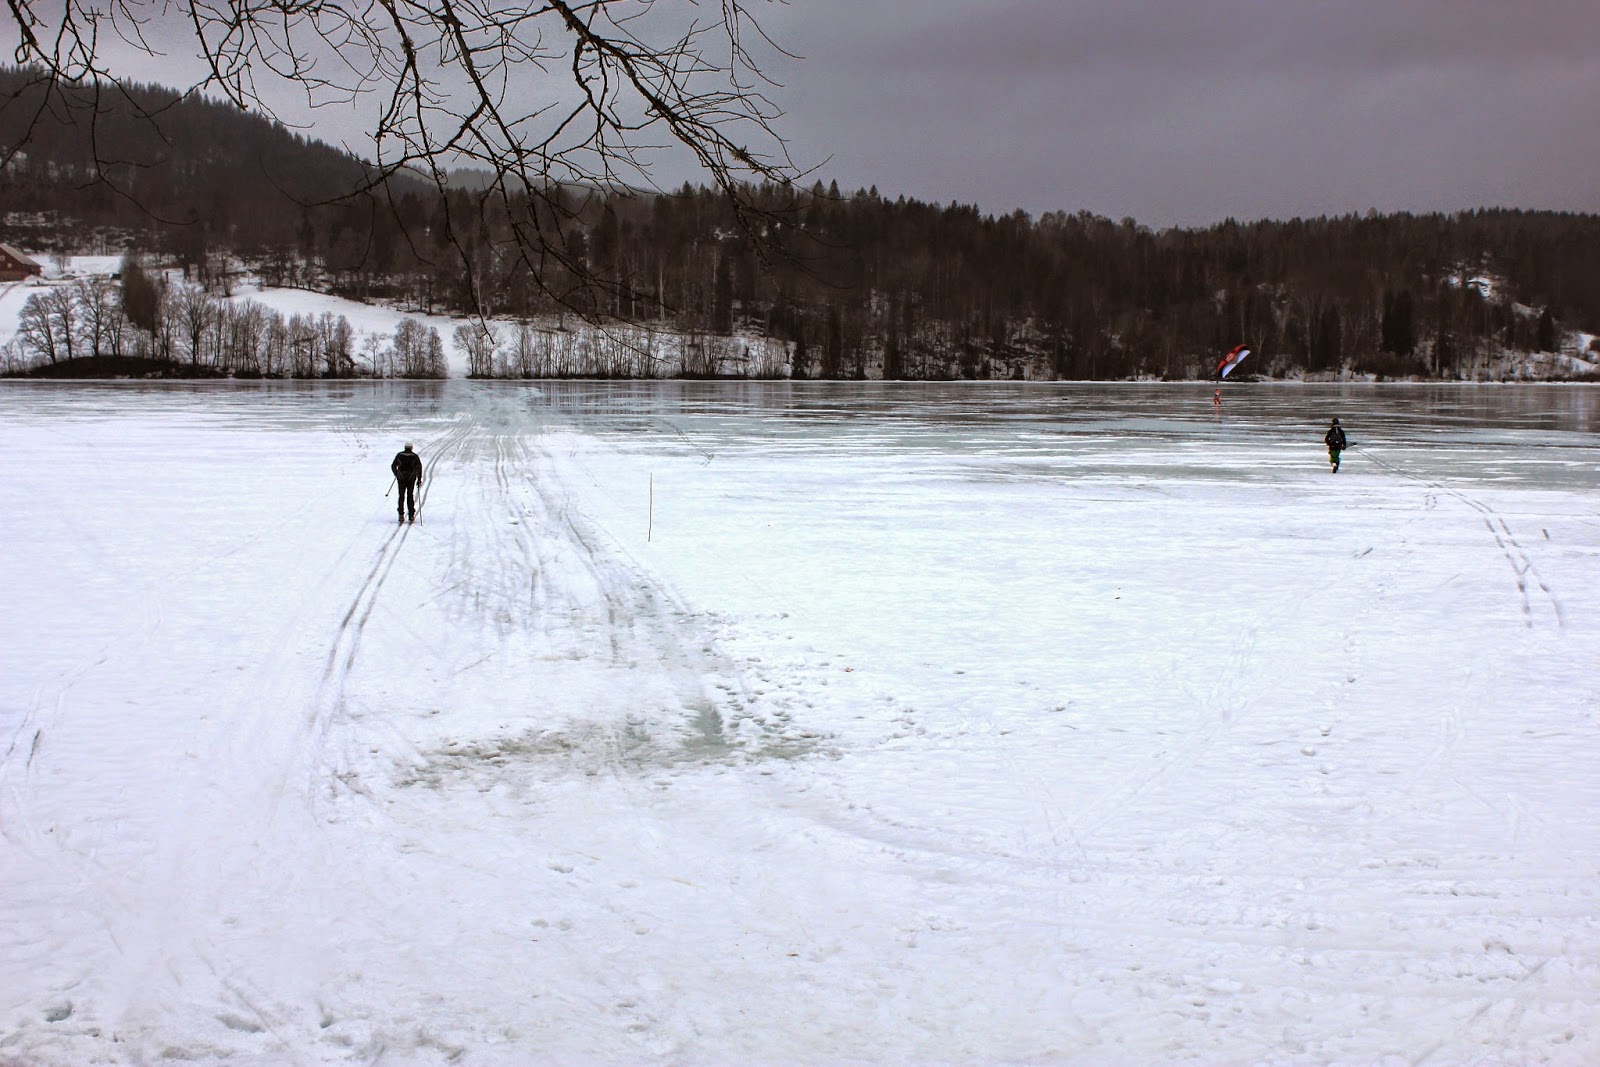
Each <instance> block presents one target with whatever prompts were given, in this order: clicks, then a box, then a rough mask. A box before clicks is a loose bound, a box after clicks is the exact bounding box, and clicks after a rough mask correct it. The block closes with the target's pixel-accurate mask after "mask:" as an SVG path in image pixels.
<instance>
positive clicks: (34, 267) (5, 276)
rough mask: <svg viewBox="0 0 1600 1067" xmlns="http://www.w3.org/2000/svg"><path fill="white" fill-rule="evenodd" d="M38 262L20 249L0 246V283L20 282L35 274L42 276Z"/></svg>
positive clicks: (42, 271)
mask: <svg viewBox="0 0 1600 1067" xmlns="http://www.w3.org/2000/svg"><path fill="white" fill-rule="evenodd" d="M43 273H44V268H43V267H41V266H40V265H39V261H38V260H36V259H34V258H33V257H32V256H30V255H28V254H27V253H26V252H23V251H21V250H20V249H16V248H12V247H11V246H10V245H0V282H20V281H21V280H22V279H24V278H29V277H32V276H33V275H35V274H43Z"/></svg>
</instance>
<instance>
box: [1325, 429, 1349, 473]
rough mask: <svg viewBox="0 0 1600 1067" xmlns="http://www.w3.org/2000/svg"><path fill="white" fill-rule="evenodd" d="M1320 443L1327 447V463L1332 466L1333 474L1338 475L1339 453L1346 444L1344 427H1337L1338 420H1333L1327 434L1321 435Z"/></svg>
mask: <svg viewBox="0 0 1600 1067" xmlns="http://www.w3.org/2000/svg"><path fill="white" fill-rule="evenodd" d="M1322 441H1323V443H1324V444H1326V445H1327V446H1328V462H1329V463H1331V464H1333V473H1334V474H1338V473H1339V453H1340V452H1343V451H1344V450H1345V448H1346V447H1348V444H1347V442H1346V440H1345V436H1344V427H1343V426H1340V425H1339V420H1338V419H1334V420H1333V424H1332V425H1331V426H1329V427H1328V432H1327V433H1325V434H1323V435H1322Z"/></svg>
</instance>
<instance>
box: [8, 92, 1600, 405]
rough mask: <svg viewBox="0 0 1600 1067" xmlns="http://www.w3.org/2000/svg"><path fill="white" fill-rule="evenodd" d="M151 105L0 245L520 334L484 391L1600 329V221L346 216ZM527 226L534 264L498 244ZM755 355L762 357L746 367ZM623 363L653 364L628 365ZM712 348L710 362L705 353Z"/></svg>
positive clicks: (782, 193)
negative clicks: (676, 376)
mask: <svg viewBox="0 0 1600 1067" xmlns="http://www.w3.org/2000/svg"><path fill="white" fill-rule="evenodd" d="M4 75H5V71H4V70H0V100H4V91H5V77H4ZM144 91H146V92H148V93H149V94H151V95H150V99H149V100H147V101H145V103H144V108H145V110H146V111H156V112H159V114H160V116H161V121H162V124H163V129H170V130H171V131H172V132H171V133H170V134H169V135H168V136H167V138H166V140H165V141H163V142H161V144H160V147H159V150H158V149H157V148H156V147H152V146H151V145H150V144H148V143H146V142H144V141H141V140H140V138H141V137H148V132H147V131H146V132H144V133H141V132H140V130H141V127H140V125H139V124H138V123H134V122H132V121H131V120H130V121H129V123H128V129H127V130H126V131H124V133H122V134H118V135H117V136H120V137H125V143H123V142H121V141H119V142H117V143H118V151H119V153H120V155H119V156H117V157H116V158H120V159H125V160H133V161H137V162H136V164H129V169H128V172H127V173H126V174H124V175H122V179H124V180H119V181H118V182H113V183H108V182H105V181H101V180H98V178H97V174H98V172H97V171H96V170H95V169H94V168H95V167H96V166H100V168H101V169H102V170H103V169H104V165H103V164H96V163H95V162H94V161H95V160H96V159H97V158H99V157H100V156H104V155H106V153H104V152H99V153H94V152H91V151H90V150H89V149H88V148H87V147H86V146H85V145H84V144H83V143H82V140H81V137H80V138H79V139H78V140H74V134H73V133H72V129H73V127H72V124H71V123H70V122H67V121H65V119H63V121H61V122H60V123H57V124H55V125H54V126H50V124H49V123H45V124H44V125H45V126H50V129H51V130H53V131H54V132H53V133H50V135H49V136H41V126H40V124H39V123H38V122H35V124H34V127H33V128H32V131H31V137H32V140H30V142H29V144H28V147H27V150H26V152H24V153H20V154H18V155H16V156H14V157H13V159H12V164H11V165H10V166H8V167H7V168H5V169H4V170H3V171H0V203H3V204H5V205H6V207H5V214H4V216H3V218H0V239H5V240H10V241H13V242H15V243H22V244H25V245H27V246H29V247H34V248H49V247H51V246H52V244H55V243H59V242H61V241H63V240H65V238H63V237H61V235H62V234H63V233H70V234H72V235H73V239H74V240H77V241H81V240H82V235H84V234H89V235H92V236H91V238H90V239H91V240H92V241H97V242H99V243H101V244H102V245H103V246H104V247H103V249H102V250H104V251H120V250H121V249H122V248H124V247H130V246H131V247H136V248H139V249H142V250H144V251H146V252H147V253H148V254H149V255H151V256H152V257H161V258H162V259H163V260H165V261H168V262H171V263H174V264H176V265H178V266H180V267H182V268H183V269H184V270H185V272H186V273H187V274H188V275H189V276H191V277H193V278H195V279H196V280H197V281H198V282H199V283H200V284H201V285H203V286H206V287H207V288H209V289H211V290H212V291H213V292H218V291H224V290H225V289H226V286H227V285H228V268H227V264H229V263H231V262H233V261H235V260H241V261H243V262H245V263H247V264H248V265H249V267H250V269H251V270H252V271H253V272H254V273H256V274H257V275H259V277H260V278H261V279H262V280H263V282H265V283H266V284H268V285H288V286H302V287H307V288H313V289H318V290H322V291H328V292H333V293H337V294H340V295H344V296H349V297H353V298H356V299H361V300H369V301H383V302H387V303H390V304H392V305H394V306H396V307H399V308H401V309H402V310H406V311H416V312H425V313H447V314H454V315H460V316H466V317H469V318H472V319H475V320H477V321H478V322H479V323H481V324H484V325H485V326H486V325H487V323H489V322H490V320H509V321H511V322H514V323H517V324H519V325H518V326H514V327H509V328H507V327H503V326H502V327H498V328H497V329H498V330H499V334H493V333H491V334H490V335H488V336H479V335H473V334H472V332H471V331H470V330H469V331H468V334H467V335H464V336H462V337H460V338H457V342H458V344H460V346H461V347H462V348H463V350H465V351H467V352H468V353H469V361H468V362H469V366H470V368H471V369H472V372H473V373H475V374H482V375H492V376H524V375H527V376H550V375H556V374H568V373H583V374H593V373H601V374H609V375H630V376H650V375H651V374H652V373H660V368H661V367H662V366H664V365H669V366H672V367H674V368H675V370H674V373H680V372H681V373H697V372H701V373H711V374H715V373H739V374H742V373H754V372H753V371H752V369H751V368H760V373H789V374H792V375H793V376H795V377H801V378H806V377H810V378H829V379H863V378H887V379H924V380H944V379H955V378H969V379H970V378H1000V379H1039V378H1044V379H1052V378H1054V379H1097V378H1098V379H1114V378H1128V377H1164V378H1188V377H1203V376H1205V375H1206V374H1207V373H1208V372H1209V371H1210V369H1211V367H1212V366H1213V365H1214V363H1215V360H1216V358H1217V357H1218V355H1220V353H1222V352H1224V351H1226V350H1227V349H1229V348H1231V347H1232V346H1233V345H1235V344H1239V343H1244V344H1248V345H1250V346H1251V347H1252V348H1253V349H1254V350H1255V351H1256V353H1257V354H1258V355H1257V357H1256V358H1255V359H1254V360H1253V361H1252V363H1253V366H1251V367H1250V368H1249V370H1250V371H1252V372H1256V373H1267V374H1273V375H1295V374H1325V373H1332V372H1345V373H1356V374H1376V375H1384V376H1405V375H1418V376H1430V377H1445V378H1458V377H1476V376H1481V375H1483V374H1486V373H1490V370H1491V368H1492V366H1493V364H1494V362H1495V360H1496V359H1497V358H1499V357H1501V356H1503V355H1504V354H1505V353H1506V352H1508V351H1509V352H1552V351H1555V350H1557V349H1559V348H1561V347H1562V346H1563V345H1568V346H1570V344H1571V339H1572V338H1573V337H1575V336H1576V331H1588V332H1590V333H1593V332H1597V327H1600V216H1594V215H1586V214H1571V213H1561V212H1543V211H1516V210H1498V209H1497V210H1479V211H1471V212H1462V213H1454V214H1442V213H1440V214H1408V213H1400V214H1376V213H1368V214H1366V215H1359V216H1358V215H1347V216H1339V217H1324V218H1315V219H1295V220H1290V221H1258V222H1247V223H1246V222H1238V221H1234V220H1227V221H1225V222H1222V223H1219V224H1217V225H1214V226H1210V227H1204V228H1192V229H1164V230H1152V229H1150V228H1148V227H1144V226H1140V225H1138V224H1137V223H1136V222H1135V221H1134V220H1132V219H1123V220H1121V221H1113V220H1111V219H1107V218H1104V217H1101V216H1097V215H1093V214H1090V213H1088V212H1078V213H1075V214H1068V213H1065V212H1050V213H1046V214H1045V215H1043V216H1041V217H1038V218H1033V217H1031V216H1029V215H1027V214H1025V213H1023V212H1020V211H1019V212H1012V213H1010V214H1000V215H996V214H990V213H985V212H983V211H981V210H980V209H979V208H978V207H976V206H974V205H966V204H959V203H950V204H944V205H940V204H931V203H925V202H922V201H918V200H915V199H908V198H906V197H903V196H901V197H892V198H891V197H889V196H884V195H881V194H880V193H879V192H878V191H877V190H876V189H866V190H856V191H854V192H843V191H841V190H840V189H839V188H838V187H837V186H835V185H828V186H824V185H823V184H821V183H815V184H813V185H811V186H810V187H801V186H799V185H795V184H792V183H791V184H783V183H776V182H769V183H766V184H763V185H760V186H758V187H753V188H751V189H749V190H747V195H745V196H743V197H741V198H740V199H739V200H738V201H737V202H735V201H732V200H730V199H729V198H728V197H726V196H724V195H723V194H722V193H721V192H719V191H716V190H712V189H706V188H700V187H695V186H691V185H685V186H683V187H681V188H679V189H677V190H676V191H674V192H672V193H670V194H665V193H637V194H631V195H624V194H617V193H609V194H607V193H601V192H599V191H597V190H593V189H584V188H577V187H572V188H566V187H560V188H550V189H543V190H540V191H539V195H538V196H537V197H532V198H529V202H527V203H518V202H517V194H516V193H515V192H514V191H513V192H512V194H511V196H510V198H509V201H510V203H509V205H508V202H507V198H505V197H498V198H497V197H489V196H485V195H484V192H483V190H482V189H481V188H474V187H473V185H472V183H471V182H470V180H462V181H459V182H456V183H455V184H453V185H452V186H450V187H448V188H444V189H439V188H435V187H433V186H429V185H426V184H423V183H420V182H412V183H407V182H397V183H391V184H390V185H388V186H386V187H384V188H382V189H380V190H378V191H376V192H374V193H370V194H368V195H361V196H353V197H352V196H349V195H347V194H348V193H349V191H350V190H351V189H352V188H354V187H357V186H359V185H360V184H361V183H362V181H363V179H364V175H365V173H366V172H365V171H364V170H363V167H362V164H361V163H360V162H359V161H357V160H354V159H351V158H350V157H348V156H346V155H344V154H342V153H339V152H336V151H334V150H332V149H329V148H327V147H326V146H323V145H319V144H317V143H316V142H313V141H309V140H306V139H305V138H302V137H300V136H299V135H297V134H293V133H291V132H290V131H287V130H284V129H283V128H281V127H278V126H275V125H274V124H272V123H270V122H267V121H265V120H261V119H257V118H255V117H253V116H249V115H241V114H239V113H238V112H237V111H235V110H232V109H229V108H226V107H222V106H220V105H217V104H214V103H209V102H207V101H204V100H200V99H192V98H184V99H172V98H170V96H171V94H168V96H165V97H164V96H162V95H161V94H162V92H163V91H162V90H160V89H158V88H156V87H147V88H146V89H145V90H144ZM20 113H23V112H18V111H17V110H16V109H15V108H13V107H11V106H8V105H3V104H0V138H3V137H5V136H18V134H17V133H16V131H15V130H14V129H10V128H9V127H7V125H6V123H7V121H8V116H9V117H10V120H11V121H12V124H13V126H14V125H15V116H16V115H18V114H20ZM30 114H32V113H30ZM115 120H116V110H115V108H113V109H112V110H111V113H110V114H109V115H106V116H102V119H101V121H100V123H99V125H98V127H97V136H100V137H102V138H105V137H111V136H112V134H110V133H108V132H107V131H108V130H109V129H112V128H116V121H115ZM3 143H4V142H3V141H0V144H3ZM141 153H142V154H141ZM467 177H470V176H467ZM530 217H531V218H533V219H535V220H536V221H537V225H538V228H539V230H540V233H541V235H542V236H541V241H542V245H541V247H542V248H543V249H544V253H543V254H540V255H533V256H530V254H529V245H528V242H527V241H526V240H525V239H523V238H519V237H518V235H517V233H516V232H515V231H516V228H517V227H518V226H520V225H524V224H525V221H526V219H527V218H530ZM78 250H80V251H92V250H94V249H82V248H81V247H80V248H79V249H78ZM574 318H581V319H589V320H597V321H603V322H609V323H612V324H620V325H617V326H616V328H617V329H619V330H620V329H638V330H648V331H651V333H649V334H648V335H646V336H654V335H655V333H656V332H665V333H669V334H672V335H681V336H684V337H688V338H695V339H699V340H697V341H696V342H694V343H693V344H688V345H686V346H685V348H684V352H686V353H690V354H692V355H694V359H685V360H683V362H682V363H681V364H678V363H670V362H669V363H666V364H664V363H663V361H662V359H660V358H659V353H657V352H654V351H651V350H649V349H648V346H646V345H643V344H631V345H623V346H621V347H620V348H617V349H616V350H614V351H609V352H604V353H598V352H594V351H589V352H580V351H578V349H576V348H574V347H573V346H575V345H579V341H578V340H577V339H574V338H565V339H564V338H563V336H562V334H563V331H562V329H561V328H562V327H563V326H565V325H566V323H567V322H568V321H570V320H571V319H574ZM480 334H481V331H480ZM490 337H493V339H494V344H492V345H489V346H488V347H485V345H486V343H487V341H488V340H489V339H490ZM541 338H542V340H541ZM715 338H720V339H723V340H722V341H720V342H715V343H714V342H712V341H711V340H710V339H715ZM729 339H733V340H732V341H731V342H730V341H729ZM752 339H754V340H759V341H760V342H761V343H762V346H765V345H769V344H770V345H773V346H777V347H776V348H768V347H761V346H758V347H759V351H756V352H755V356H754V358H752V359H749V360H744V361H741V359H740V358H739V353H740V352H741V350H742V349H744V348H747V347H749V344H750V342H751V340H752ZM536 341H538V342H539V344H535V342H536ZM540 345H542V347H540ZM472 346H476V347H472ZM563 346H565V347H564V348H563ZM640 348H644V349H646V351H647V355H646V356H644V357H641V358H634V356H635V355H636V354H637V353H636V352H634V350H637V349H640ZM710 350H716V351H717V353H718V354H717V355H716V356H715V358H712V357H704V356H702V355H699V354H698V353H704V352H706V351H710ZM752 351H754V350H752ZM774 351H781V356H778V357H774V356H773V355H772V353H773V352H774ZM630 352H633V354H630ZM536 353H539V354H540V355H538V357H537V358H535V355H534V354H536ZM729 353H732V354H733V355H732V358H728V357H729ZM774 358H776V359H777V361H778V362H779V363H780V364H782V366H781V368H779V369H778V370H777V371H775V372H774V370H773V368H772V366H771V364H772V362H773V359H774ZM1590 358H1593V357H1592V356H1591V357H1590ZM680 367H681V370H680V369H676V368H680Z"/></svg>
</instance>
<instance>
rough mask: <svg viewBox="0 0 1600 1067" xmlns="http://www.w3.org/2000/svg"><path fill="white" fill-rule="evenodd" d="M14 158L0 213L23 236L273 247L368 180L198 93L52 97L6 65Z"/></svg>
mask: <svg viewBox="0 0 1600 1067" xmlns="http://www.w3.org/2000/svg"><path fill="white" fill-rule="evenodd" d="M13 153H14V154H13ZM7 157H9V161H8V162H7V163H6V165H5V167H4V168H3V169H0V205H3V207H4V211H5V213H6V215H7V217H8V219H9V220H10V226H11V227H12V228H13V229H14V228H16V227H17V226H18V225H19V222H18V217H19V216H26V215H28V214H31V213H45V214H48V215H50V216H52V217H54V218H71V219H73V220H75V221H77V222H79V223H80V224H84V223H86V224H88V225H89V226H91V227H102V228H105V229H108V230H116V231H122V232H123V233H126V234H129V235H131V234H139V235H140V236H141V238H145V237H146V236H147V235H151V234H159V235H160V237H161V239H162V240H163V241H164V242H167V243H169V244H170V243H181V242H186V243H188V244H196V243H204V242H208V241H209V242H213V243H220V242H225V241H226V242H234V243H238V244H240V245H242V246H244V247H250V246H253V245H256V244H260V243H266V242H271V241H274V240H276V239H277V237H278V236H279V234H280V233H281V229H280V228H281V226H282V224H283V220H284V219H286V218H288V219H291V220H292V219H294V218H296V217H297V216H298V214H299V204H300V203H302V202H321V201H326V200H330V199H334V198H337V197H339V196H340V195H342V194H345V193H348V192H350V191H351V190H353V189H356V188H358V187H360V186H361V185H362V184H363V183H364V182H365V181H366V179H367V177H368V174H369V168H368V167H367V166H366V164H364V163H363V162H361V161H360V160H357V159H354V158H352V157H351V156H350V155H348V154H347V153H345V152H343V151H341V150H339V149H335V148H332V147H330V146H328V145H326V144H323V143H321V142H319V141H315V140H312V139H310V138H308V137H306V136H303V135H301V134H299V133H297V132H295V131H293V130H290V129H288V128H287V127H285V126H283V125H281V124H279V123H276V122H272V121H269V120H268V119H266V118H263V117H261V116H259V115H253V114H250V113H248V112H244V111H241V110H239V109H238V108H236V107H234V106H233V105H231V104H227V103H221V102H218V101H216V100H212V99H209V98H206V97H204V96H201V95H199V94H196V93H190V94H187V95H179V94H178V93H176V92H174V91H172V90H171V89H167V88H164V87H161V86H157V85H133V86H129V87H127V88H126V90H121V89H114V88H111V87H109V86H107V87H105V88H103V89H101V90H100V91H98V92H96V91H93V90H90V89H86V88H59V87H50V86H48V85H47V84H46V83H45V82H43V81H41V80H40V79H39V77H38V76H37V75H36V74H34V73H33V72H31V71H29V70H25V69H19V68H16V67H0V159H6V158H7ZM79 236H80V237H81V231H80V234H79ZM83 251H88V249H83Z"/></svg>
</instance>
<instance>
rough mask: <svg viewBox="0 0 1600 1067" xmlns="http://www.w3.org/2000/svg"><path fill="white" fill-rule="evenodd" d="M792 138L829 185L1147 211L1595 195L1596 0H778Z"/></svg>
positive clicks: (1207, 213) (1599, 61) (1520, 203)
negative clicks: (817, 163)
mask: <svg viewBox="0 0 1600 1067" xmlns="http://www.w3.org/2000/svg"><path fill="white" fill-rule="evenodd" d="M769 22H770V24H771V26H772V28H773V29H774V31H775V33H776V34H777V35H778V36H779V37H780V39H781V40H782V41H783V42H784V43H785V44H788V45H790V46H792V47H793V48H795V49H796V50H798V51H800V52H801V53H803V54H804V55H805V56H806V58H805V60H804V62H802V63H787V62H784V63H780V64H779V66H781V68H782V70H781V72H780V74H781V77H782V80H784V81H785V82H786V83H787V85H786V88H785V90H784V91H783V92H782V93H781V94H780V98H781V99H782V101H783V102H784V103H785V104H786V106H787V107H788V110H789V112H790V116H789V122H788V125H787V127H786V128H787V129H788V130H789V132H790V133H791V135H792V137H793V139H794V141H795V148H796V151H797V154H798V155H799V156H800V157H801V158H802V159H806V158H810V159H813V160H815V159H820V158H823V157H826V156H831V160H830V162H829V163H828V164H827V165H826V166H825V168H824V170H823V173H824V174H825V175H828V176H833V177H837V178H838V179H839V181H840V183H841V184H842V185H848V186H852V187H853V186H856V185H867V184H877V185H878V186H879V187H880V189H881V190H882V191H885V192H890V193H893V192H905V193H907V194H909V195H916V196H919V197H923V198H925V199H931V200H937V201H945V200H951V199H955V200H962V201H967V202H977V203H980V204H981V205H982V206H983V207H984V208H986V209H988V210H995V211H1004V210H1009V209H1011V208H1013V207H1021V208H1024V209H1027V210H1030V211H1034V212H1039V211H1044V210H1051V209H1061V210H1068V211H1074V210H1079V209H1087V210H1091V211H1096V212H1100V213H1103V214H1108V215H1112V216H1114V217H1120V216H1122V215H1132V216H1133V217H1135V218H1137V219H1139V220H1140V221H1141V222H1146V223H1149V224H1152V225H1168V224H1175V223H1176V224H1198V223H1205V222H1209V221H1214V220H1216V219H1219V218H1221V217H1223V216H1226V215H1233V216H1236V217H1245V218H1253V217H1260V216H1285V215H1291V214H1294V215H1305V214H1322V213H1340V212H1346V211H1361V210H1364V209H1366V208H1368V207H1376V208H1378V209H1380V210H1435V209H1438V210H1455V209H1459V208H1470V207H1477V206H1481V205H1497V204H1498V205H1507V206H1517V207H1549V208H1563V209H1574V210H1600V162H1597V161H1600V122H1596V121H1595V119H1594V115H1595V112H1596V110H1597V105H1600V5H1594V4H1592V3H1576V2H1574V3H1529V4H1490V3H1479V2H1446V0H1411V2H1407V3H1394V2H1387V3H1379V2H1369V0H1348V2H1337V3H1310V2H1290V0H1279V2H1268V0H1209V2H1204V3H1201V2H1195V0H1181V2H1180V0H1165V2H1163V0H1132V2H1129V0H1093V2H1059V0H966V2H956V0H907V2H903V3H891V2H887V0H880V2H876V3H861V2H859V0H857V2H850V0H796V2H795V3H793V4H791V5H789V6H788V7H786V8H782V9H780V10H779V13H778V16H777V17H776V18H773V19H770V20H769Z"/></svg>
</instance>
